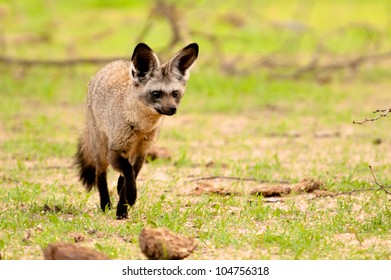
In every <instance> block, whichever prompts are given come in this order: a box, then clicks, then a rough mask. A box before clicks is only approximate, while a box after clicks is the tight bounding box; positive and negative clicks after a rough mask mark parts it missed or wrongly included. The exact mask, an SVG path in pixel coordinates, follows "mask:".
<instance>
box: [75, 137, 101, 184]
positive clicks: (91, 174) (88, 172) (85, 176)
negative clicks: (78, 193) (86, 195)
mask: <svg viewBox="0 0 391 280" xmlns="http://www.w3.org/2000/svg"><path fill="white" fill-rule="evenodd" d="M85 152H86V151H85V149H84V147H83V144H82V140H81V139H79V143H78V146H77V152H76V154H75V165H76V166H77V167H78V169H79V178H80V181H81V182H82V183H83V185H84V186H85V188H86V189H87V191H90V190H91V189H92V188H93V187H94V186H95V185H96V167H95V166H94V165H93V164H91V163H90V162H89V161H88V160H87V159H86V158H88V157H87V156H86V154H85Z"/></svg>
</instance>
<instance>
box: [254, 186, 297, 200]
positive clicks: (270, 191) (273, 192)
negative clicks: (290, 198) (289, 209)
mask: <svg viewBox="0 0 391 280" xmlns="http://www.w3.org/2000/svg"><path fill="white" fill-rule="evenodd" d="M290 193H291V188H290V187H289V186H282V185H276V186H263V187H259V188H256V189H254V190H252V191H251V192H250V195H255V196H259V195H262V196H263V197H272V196H281V195H287V194H290Z"/></svg>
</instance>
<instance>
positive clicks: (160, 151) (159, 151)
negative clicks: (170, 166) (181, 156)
mask: <svg viewBox="0 0 391 280" xmlns="http://www.w3.org/2000/svg"><path fill="white" fill-rule="evenodd" d="M156 159H166V160H170V159H171V153H170V151H169V150H168V149H167V148H164V147H153V148H151V149H150V150H149V151H148V155H147V162H151V161H154V160H156Z"/></svg>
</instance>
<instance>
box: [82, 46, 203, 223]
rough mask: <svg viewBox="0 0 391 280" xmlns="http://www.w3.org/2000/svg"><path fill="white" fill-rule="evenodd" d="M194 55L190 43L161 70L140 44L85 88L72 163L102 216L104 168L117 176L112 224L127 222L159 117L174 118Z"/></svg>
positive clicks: (108, 204) (106, 198)
mask: <svg viewBox="0 0 391 280" xmlns="http://www.w3.org/2000/svg"><path fill="white" fill-rule="evenodd" d="M197 56H198V45H197V44H196V43H192V44H190V45H188V46H186V47H185V48H183V49H182V50H180V51H179V52H178V53H176V54H175V55H174V56H173V57H172V58H171V59H170V60H169V61H168V62H166V63H164V64H162V65H161V64H160V61H159V59H158V57H157V55H156V54H155V53H154V52H153V51H152V49H151V48H150V47H148V46H147V45H146V44H144V43H140V44H138V45H137V46H136V47H135V49H134V52H133V55H132V58H131V60H130V61H125V60H118V61H114V62H111V63H109V64H107V65H106V66H104V67H103V68H102V69H100V70H99V71H98V73H97V74H96V75H95V76H94V77H93V78H92V80H91V82H90V84H89V86H88V95H87V100H86V106H85V128H84V131H83V132H82V134H81V136H80V138H79V144H78V151H77V153H76V155H75V163H76V165H77V167H78V169H79V175H80V180H81V182H82V183H83V184H84V186H85V187H86V189H87V190H88V191H90V190H91V189H92V188H93V187H94V186H96V187H97V188H98V191H99V195H100V207H101V209H102V210H103V211H105V209H106V208H110V207H111V202H110V196H109V191H108V187H107V178H106V174H107V169H108V167H109V165H110V166H111V167H112V168H113V169H114V170H115V171H118V172H119V173H120V175H119V178H118V184H117V191H118V195H119V202H118V206H117V212H116V215H117V219H123V218H127V214H128V205H129V206H132V205H133V204H134V203H135V201H136V197H137V188H136V178H137V175H138V174H139V172H140V169H141V167H142V165H143V163H144V160H145V157H146V155H147V152H148V149H149V148H150V146H151V144H152V143H153V142H154V140H155V139H156V137H157V135H158V133H159V129H160V126H161V124H162V120H163V117H164V116H171V115H174V114H175V113H176V111H177V108H178V104H179V102H180V101H181V98H182V96H183V94H184V91H185V87H186V82H187V80H188V78H189V71H190V69H191V67H192V66H193V65H194V63H195V61H196V59H197Z"/></svg>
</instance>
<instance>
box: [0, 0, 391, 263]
mask: <svg viewBox="0 0 391 280" xmlns="http://www.w3.org/2000/svg"><path fill="white" fill-rule="evenodd" d="M41 2H42V3H41V5H38V4H39V3H38V4H37V2H36V1H30V2H25V1H5V2H1V1H0V15H1V16H0V34H1V37H2V38H3V41H4V42H5V43H6V44H5V47H4V48H3V49H2V54H6V55H10V56H17V57H25V58H41V59H48V58H53V59H56V58H64V57H90V56H98V57H105V56H126V55H129V56H130V54H131V52H132V49H133V47H134V40H135V39H134V37H136V36H137V35H138V34H139V31H140V29H141V27H140V26H143V25H144V24H145V22H146V16H147V15H148V11H149V5H150V3H148V2H147V3H143V4H141V2H140V3H139V1H119V0H118V1H110V3H112V4H111V5H110V6H107V4H105V3H106V2H105V1H98V0H90V1H82V2H81V3H79V2H77V3H76V1H60V2H59V3H57V1H41ZM33 3H34V4H33ZM208 5H209V6H208ZM210 5H212V6H213V7H210ZM236 6H237V3H236V2H235V1H213V4H211V3H207V2H206V1H197V2H195V3H193V1H191V2H187V1H183V2H181V3H179V4H178V7H179V9H181V10H183V11H184V13H186V15H187V16H186V20H187V25H188V27H189V28H190V29H196V30H208V31H210V32H213V34H216V35H217V36H218V38H221V39H220V40H221V41H222V51H223V53H224V55H225V56H226V57H227V59H230V58H236V57H238V56H239V55H240V57H241V58H243V59H248V60H249V63H251V58H252V57H253V56H255V55H259V54H261V55H263V54H268V53H270V52H279V53H281V52H283V53H284V55H287V57H288V58H292V57H294V58H295V59H297V60H298V61H305V60H306V59H308V57H310V56H311V55H312V54H313V52H314V51H315V49H316V44H317V42H318V41H319V38H322V37H324V38H327V40H326V44H327V48H328V49H329V50H330V52H331V53H332V54H333V55H335V56H338V57H339V56H342V57H343V56H347V55H351V54H357V53H360V52H362V51H363V49H365V48H369V50H375V49H371V48H375V47H374V45H375V43H376V42H380V43H379V46H377V49H376V50H377V51H379V52H380V51H384V50H387V49H389V47H390V43H391V42H390V41H389V39H387V38H390V37H389V36H388V37H387V35H390V34H389V32H390V30H391V29H390V28H389V26H390V22H389V13H390V10H391V5H390V3H389V2H388V1H376V2H374V1H360V2H357V1H353V0H346V1H301V2H296V3H294V1H283V0H280V1H277V2H276V1H250V2H249V3H248V5H246V7H240V8H239V9H238V8H235V7H236ZM374 15H376V16H374ZM234 17H236V20H233V18H234ZM330 17H333V21H330V20H328V19H329V18H330ZM238 22H242V23H238ZM287 22H296V23H297V22H300V23H302V24H304V25H305V26H308V28H310V29H311V31H310V32H306V33H305V35H303V36H302V37H301V39H300V40H299V41H297V40H296V41H290V40H291V39H292V38H294V36H295V35H294V34H295V33H292V32H290V31H289V30H285V29H284V30H281V29H279V28H278V27H276V26H279V24H281V23H287ZM357 22H360V24H363V25H364V26H366V27H368V28H369V27H370V28H372V29H373V30H375V31H376V32H369V33H368V32H367V33H366V32H365V28H364V29H362V28H361V29H360V28H358V29H354V28H353V29H349V30H348V31H346V32H342V33H338V32H337V33H336V32H335V30H338V29H339V28H341V26H348V25H350V24H352V23H357ZM158 23H159V24H156V25H155V26H154V27H153V28H152V30H151V32H150V33H149V34H148V35H147V36H146V37H145V38H144V41H145V42H147V43H148V44H149V45H150V46H152V47H153V48H154V49H156V50H157V51H159V50H162V49H163V47H164V46H165V45H166V43H167V42H168V40H169V36H168V35H167V36H164V35H162V34H169V27H168V25H167V23H165V22H164V21H163V20H158ZM234 23H235V24H234ZM327 34H333V35H327ZM336 34H337V35H336ZM368 34H370V36H372V37H371V38H370V39H368V36H369V35H368ZM376 34H377V35H376ZM188 36H189V38H188V39H189V41H197V42H199V43H200V48H201V52H200V59H199V62H198V64H197V66H196V68H195V69H194V71H193V72H192V76H191V78H190V81H189V85H188V89H187V93H186V95H185V97H184V99H183V103H182V104H181V108H180V112H179V113H178V114H177V115H176V116H174V117H169V118H167V119H166V120H165V123H164V127H163V129H162V132H161V135H160V138H159V141H158V143H157V144H158V145H159V146H163V147H167V148H168V149H169V150H170V151H171V160H157V161H154V162H152V163H149V164H147V165H145V167H144V168H143V170H142V171H141V174H140V179H139V181H138V187H139V193H140V195H139V198H138V201H137V203H136V205H135V207H134V208H133V209H132V210H131V212H130V218H129V220H126V221H117V220H115V209H114V210H111V211H109V212H108V213H102V212H101V211H100V210H99V207H98V201H99V199H98V195H97V193H96V192H92V193H86V192H85V191H84V189H83V188H82V186H81V184H80V183H79V182H78V181H77V172H76V170H75V169H74V167H73V166H72V156H73V154H74V152H75V147H76V142H77V138H78V135H79V133H80V131H81V129H82V127H83V122H82V120H83V102H84V98H85V93H86V85H87V83H88V81H89V79H90V77H91V76H92V75H93V74H94V73H95V71H96V70H97V68H98V67H97V66H77V67H73V68H67V67H65V68H45V67H37V68H28V69H26V68H20V67H18V66H12V67H11V66H5V65H1V66H0V68H1V70H0V71H1V75H0V97H1V102H0V166H1V169H0V208H1V209H2V211H1V213H0V254H1V257H2V258H3V259H40V258H42V253H41V250H42V249H43V248H45V247H46V246H47V244H48V243H51V242H55V241H70V242H74V241H75V240H78V241H79V242H80V244H81V245H82V246H85V247H92V248H96V249H98V250H99V251H102V252H104V253H106V254H107V255H108V256H109V257H111V258H114V259H140V258H144V257H143V256H142V254H141V252H140V250H139V248H138V234H139V233H140V231H141V229H142V228H143V227H144V226H146V225H149V226H152V227H168V228H169V229H171V230H173V231H175V232H180V233H183V234H185V235H189V236H193V237H196V238H197V241H198V248H197V250H196V251H195V252H194V253H193V254H192V255H191V256H190V258H192V259H389V258H391V242H390V237H391V234H390V229H391V212H390V201H389V197H388V196H387V195H386V194H385V192H383V191H380V190H379V191H366V192H357V193H354V194H351V195H341V196H335V197H318V198H314V197H315V195H314V194H290V195H288V196H284V197H281V198H277V199H273V200H270V199H266V198H262V197H254V196H251V195H250V192H251V190H253V189H254V188H256V187H259V185H260V184H259V183H256V182H248V181H241V180H238V181H236V180H235V181H231V180H224V179H220V180H209V181H206V182H207V183H209V184H210V185H212V186H214V187H220V188H224V189H226V190H229V191H236V194H235V195H231V196H221V195H216V194H209V193H204V194H202V193H197V192H194V190H195V189H196V188H197V187H198V189H199V188H200V187H201V186H202V184H200V183H199V182H198V183H197V182H195V181H192V179H194V178H201V177H208V176H235V177H242V178H257V179H262V180H269V181H276V180H287V181H289V182H291V183H292V184H294V183H297V182H299V181H301V180H302V179H304V178H314V179H320V180H322V181H323V182H324V185H323V187H322V188H323V190H325V191H327V193H329V194H330V193H331V194H335V193H338V192H340V191H351V190H355V189H362V188H371V187H375V185H374V183H373V178H372V175H371V173H370V171H369V169H368V165H369V164H371V165H373V167H374V171H375V173H376V176H377V179H378V181H379V182H381V183H383V184H384V185H390V183H391V179H390V178H391V168H390V167H391V164H390V162H391V161H390V159H391V154H390V146H391V132H390V130H389V127H390V120H389V119H387V118H384V119H381V120H378V121H377V122H375V123H369V124H366V125H364V126H358V125H353V124H352V120H354V119H356V120H360V119H363V118H365V117H369V116H370V114H371V112H372V111H373V110H374V109H378V108H379V109H381V108H390V106H391V95H390V93H389V90H390V88H391V82H390V80H389V79H388V77H389V75H390V74H391V71H390V70H389V69H390V68H389V65H388V64H387V62H386V61H385V62H383V63H380V64H373V65H366V66H365V67H362V68H360V70H359V71H358V72H357V73H355V74H354V75H353V74H352V73H349V71H341V72H337V73H333V74H331V75H330V76H329V77H328V82H327V83H319V81H317V80H316V79H314V78H313V77H311V76H309V77H306V78H305V79H302V80H270V79H268V73H267V71H264V70H254V71H253V72H251V73H249V74H246V75H243V74H241V75H234V76H230V75H227V74H224V73H221V72H220V70H219V67H218V66H219V65H218V63H217V62H216V61H215V60H213V57H214V56H215V46H214V45H213V44H211V42H210V41H208V40H206V39H205V37H202V36H199V37H197V36H196V35H193V36H191V35H188ZM32 38H33V39H32ZM34 38H38V39H37V40H34ZM45 38H46V39H45ZM287 42H288V43H289V42H292V43H290V44H288V45H287ZM368 42H370V43H368ZM372 42H373V44H372ZM183 44H185V43H183ZM155 46H156V47H155ZM180 47H182V46H178V47H177V48H180ZM250 66H251V64H250ZM116 176H117V174H115V173H114V172H110V173H109V185H110V189H111V190H112V201H115V204H116V201H117V199H118V197H117V195H116V194H115V192H114V189H115V184H116ZM203 182H204V183H205V181H203Z"/></svg>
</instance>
